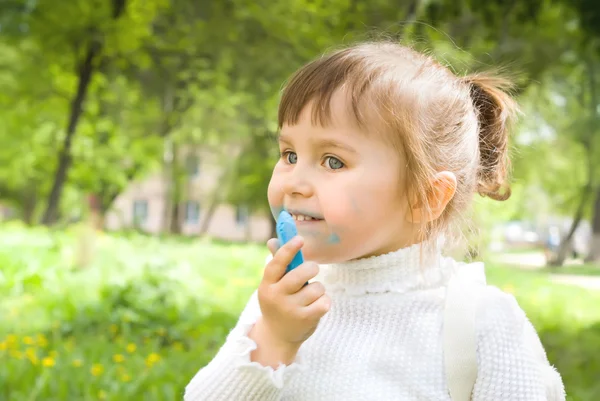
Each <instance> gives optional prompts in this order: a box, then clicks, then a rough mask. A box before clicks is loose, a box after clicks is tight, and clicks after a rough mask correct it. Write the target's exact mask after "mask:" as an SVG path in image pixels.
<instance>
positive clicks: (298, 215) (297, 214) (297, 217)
mask: <svg viewBox="0 0 600 401" xmlns="http://www.w3.org/2000/svg"><path fill="white" fill-rule="evenodd" d="M288 212H289V213H290V214H291V215H292V218H293V219H294V221H296V222H304V221H322V220H323V218H322V217H319V216H317V215H315V214H312V213H307V212H301V211H298V210H288Z"/></svg>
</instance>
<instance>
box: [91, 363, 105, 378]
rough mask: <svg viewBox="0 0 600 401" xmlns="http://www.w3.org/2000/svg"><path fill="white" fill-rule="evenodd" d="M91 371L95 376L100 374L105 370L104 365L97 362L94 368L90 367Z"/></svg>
mask: <svg viewBox="0 0 600 401" xmlns="http://www.w3.org/2000/svg"><path fill="white" fill-rule="evenodd" d="M90 372H91V373H92V374H93V375H94V376H100V375H101V374H102V373H103V372H104V366H102V365H101V364H99V363H95V364H94V365H93V366H92V368H91V369H90Z"/></svg>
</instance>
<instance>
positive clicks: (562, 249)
mask: <svg viewBox="0 0 600 401" xmlns="http://www.w3.org/2000/svg"><path fill="white" fill-rule="evenodd" d="M591 193H592V187H591V183H589V182H588V184H587V185H586V186H585V188H584V189H583V193H582V194H581V199H580V201H579V205H578V206H577V211H576V212H575V216H574V217H573V221H572V222H571V227H570V228H569V232H568V233H567V235H566V236H565V237H564V238H563V239H562V240H561V241H560V245H559V247H558V252H557V255H556V258H555V259H554V260H552V261H551V262H550V263H549V264H550V265H551V266H562V265H563V264H564V263H565V259H566V258H567V255H568V253H569V250H570V249H571V245H572V243H573V235H574V234H575V231H577V227H579V223H581V219H582V218H583V212H584V211H585V206H586V204H587V202H588V199H589V197H590V194H591Z"/></svg>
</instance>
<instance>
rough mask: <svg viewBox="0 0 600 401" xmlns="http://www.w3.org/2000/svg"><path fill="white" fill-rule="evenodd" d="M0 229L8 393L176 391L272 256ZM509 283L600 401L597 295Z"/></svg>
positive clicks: (497, 275) (2, 366)
mask: <svg viewBox="0 0 600 401" xmlns="http://www.w3.org/2000/svg"><path fill="white" fill-rule="evenodd" d="M80 230H81V228H72V229H70V230H69V231H57V232H49V231H47V230H45V229H42V228H37V229H25V228H23V227H20V226H18V225H3V226H0V265H1V266H2V270H1V271H0V314H1V316H2V317H3V319H2V322H1V323H0V359H1V363H0V382H1V383H2V386H0V399H1V400H3V401H4V400H6V401H33V400H44V401H53V400H55V401H58V400H60V401H64V400H119V401H121V400H134V399H135V400H145V401H154V400H177V399H181V396H182V394H183V389H184V387H185V385H186V384H187V382H188V381H189V379H190V378H191V377H192V376H193V374H194V373H195V372H196V371H197V370H198V369H199V368H200V367H201V366H203V365H204V364H205V363H207V362H208V361H209V360H210V359H211V358H212V356H213V355H214V353H215V352H216V351H217V349H218V347H219V346H220V344H221V343H222V341H223V339H224V337H225V335H226V334H227V332H228V331H229V329H230V328H231V327H232V326H233V325H234V324H235V321H236V319H237V315H238V313H239V312H240V311H241V309H242V307H243V306H244V304H245V302H246V300H247V299H248V297H249V296H250V294H251V292H252V291H253V290H254V288H255V287H256V285H257V283H258V281H259V279H260V274H261V270H262V263H263V261H264V258H265V256H266V254H265V252H266V251H265V249H264V248H263V247H260V246H257V245H234V244H230V245H228V244H222V243H219V244H216V243H212V242H209V241H206V240H190V239H185V240H184V239H175V238H162V239H158V238H153V237H146V236H142V235H138V234H128V235H124V234H121V235H104V234H102V235H99V236H98V237H97V238H96V242H97V244H96V247H97V250H96V257H95V258H94V260H93V262H92V263H91V264H90V265H88V266H86V267H78V266H77V264H76V262H75V261H76V260H77V254H78V253H77V252H78V249H79V247H80V241H81V238H82V235H81V231H80ZM488 277H489V281H490V282H491V283H493V284H496V285H498V286H500V287H501V288H503V289H505V290H506V291H510V292H513V293H514V294H515V295H516V297H517V299H518V300H519V302H520V303H521V305H522V306H523V308H524V309H525V310H526V311H527V313H528V315H529V316H530V318H531V320H532V321H533V323H534V325H535V326H536V327H537V328H538V330H539V332H540V335H541V337H542V341H543V342H544V344H545V345H546V348H547V350H548V353H549V357H550V359H551V360H552V362H553V363H555V364H556V366H557V367H558V369H559V370H560V371H561V373H562V374H563V376H564V379H565V383H566V385H567V390H568V392H569V399H572V400H596V399H600V384H598V383H597V381H596V378H598V377H600V361H598V360H594V357H593V355H595V354H598V350H599V349H600V308H598V307H597V305H599V304H600V293H596V292H591V291H582V290H580V289H578V288H573V287H568V286H562V285H557V284H551V283H550V282H549V280H548V278H547V275H546V274H545V273H535V272H526V271H520V270H516V269H511V268H507V267H501V266H489V267H488Z"/></svg>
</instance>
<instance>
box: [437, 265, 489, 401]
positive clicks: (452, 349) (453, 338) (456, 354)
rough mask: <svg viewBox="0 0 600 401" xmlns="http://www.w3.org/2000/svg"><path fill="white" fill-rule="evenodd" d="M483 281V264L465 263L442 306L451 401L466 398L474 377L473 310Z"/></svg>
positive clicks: (445, 363) (475, 348)
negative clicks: (443, 306) (443, 307)
mask: <svg viewBox="0 0 600 401" xmlns="http://www.w3.org/2000/svg"><path fill="white" fill-rule="evenodd" d="M482 284H483V285H485V274H484V273H483V264H481V263H473V264H469V265H464V266H463V267H462V268H461V269H459V271H458V272H457V273H456V274H455V276H454V277H453V278H452V279H451V280H450V282H449V283H448V289H447V293H446V305H445V310H444V365H445V370H446V381H447V383H448V390H449V392H450V397H451V398H452V400H453V401H469V400H470V399H471V393H472V392H473V386H474V385H475V380H476V379H477V341H476V337H475V336H476V333H475V313H476V311H477V305H478V298H479V291H480V289H481V287H482Z"/></svg>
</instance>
